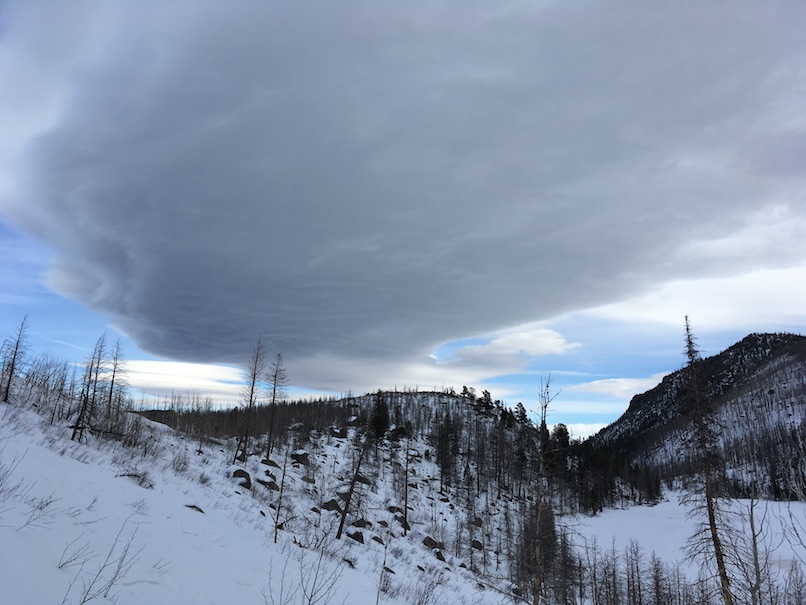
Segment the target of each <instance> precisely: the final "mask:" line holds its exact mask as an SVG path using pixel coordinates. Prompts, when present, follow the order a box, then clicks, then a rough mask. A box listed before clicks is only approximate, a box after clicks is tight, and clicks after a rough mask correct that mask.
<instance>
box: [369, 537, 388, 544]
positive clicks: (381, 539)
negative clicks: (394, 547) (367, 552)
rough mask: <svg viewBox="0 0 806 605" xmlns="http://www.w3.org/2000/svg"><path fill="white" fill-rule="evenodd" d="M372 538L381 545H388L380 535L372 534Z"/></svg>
mask: <svg viewBox="0 0 806 605" xmlns="http://www.w3.org/2000/svg"><path fill="white" fill-rule="evenodd" d="M372 539H373V540H375V541H376V542H377V543H378V544H380V545H381V546H386V544H385V543H384V541H383V538H381V537H380V536H372Z"/></svg>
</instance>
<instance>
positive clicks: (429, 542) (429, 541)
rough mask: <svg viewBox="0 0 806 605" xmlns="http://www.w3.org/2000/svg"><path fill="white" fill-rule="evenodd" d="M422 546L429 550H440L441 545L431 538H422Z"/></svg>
mask: <svg viewBox="0 0 806 605" xmlns="http://www.w3.org/2000/svg"><path fill="white" fill-rule="evenodd" d="M423 545H424V546H425V547H426V548H428V549H430V550H433V549H434V548H442V544H440V543H439V542H437V541H436V540H434V538H432V537H431V536H426V537H425V538H423Z"/></svg>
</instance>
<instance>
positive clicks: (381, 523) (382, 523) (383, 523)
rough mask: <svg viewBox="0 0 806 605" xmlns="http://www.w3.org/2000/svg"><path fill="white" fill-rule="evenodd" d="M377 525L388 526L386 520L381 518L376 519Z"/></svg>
mask: <svg viewBox="0 0 806 605" xmlns="http://www.w3.org/2000/svg"><path fill="white" fill-rule="evenodd" d="M378 525H380V526H381V527H389V524H388V523H387V522H386V521H384V520H383V519H381V520H380V521H378Z"/></svg>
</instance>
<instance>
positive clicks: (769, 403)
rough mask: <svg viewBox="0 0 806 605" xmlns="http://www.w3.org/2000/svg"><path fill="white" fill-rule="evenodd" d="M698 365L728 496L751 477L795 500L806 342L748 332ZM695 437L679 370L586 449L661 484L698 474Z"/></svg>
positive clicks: (805, 405)
mask: <svg viewBox="0 0 806 605" xmlns="http://www.w3.org/2000/svg"><path fill="white" fill-rule="evenodd" d="M698 364H699V368H698V371H699V375H700V376H701V377H702V378H703V380H704V390H705V396H706V398H707V403H708V407H709V423H711V425H712V427H713V429H714V432H715V435H716V437H717V439H718V441H719V446H720V451H721V453H722V459H723V462H724V464H725V473H726V477H727V480H728V481H729V482H730V483H731V484H732V488H733V492H732V493H734V494H735V495H741V494H745V493H746V492H747V490H748V488H749V483H750V481H751V479H750V475H751V474H752V475H753V480H754V481H758V480H761V481H762V483H763V487H764V489H765V490H767V491H768V494H769V495H771V496H773V497H778V498H780V497H795V494H794V493H793V490H798V489H800V487H799V486H800V485H801V484H803V481H802V477H801V476H799V475H800V474H802V472H803V471H802V470H800V469H801V467H802V465H803V462H804V460H806V455H804V454H805V453H806V448H804V445H805V444H804V441H803V435H804V430H806V425H805V424H804V422H806V337H803V336H798V335H794V334H751V335H749V336H747V337H746V338H744V339H742V340H741V341H740V342H738V343H736V344H735V345H733V346H731V347H729V348H728V349H726V350H725V351H723V352H721V353H719V354H718V355H714V356H712V357H708V358H705V359H702V360H700V361H699V362H698ZM692 433H693V416H692V410H691V409H690V406H689V381H688V375H687V373H686V369H685V368H684V369H681V370H678V371H676V372H674V373H672V374H669V375H668V376H666V377H665V378H664V379H663V381H662V382H661V384H659V385H658V386H656V387H655V388H653V389H651V390H649V391H647V392H645V393H642V394H640V395H636V396H635V397H633V399H632V401H631V402H630V406H629V408H628V409H627V411H626V412H625V413H624V415H623V416H622V417H621V418H619V419H618V420H617V421H616V422H614V423H613V424H611V425H609V426H608V427H606V428H604V429H603V430H602V431H600V432H599V433H598V434H596V435H595V436H593V437H592V438H591V439H590V447H591V448H592V449H593V450H595V451H601V452H610V453H611V454H617V455H618V456H619V457H621V458H623V459H625V460H627V461H628V463H629V464H631V465H636V466H640V467H643V468H645V469H649V470H650V472H653V473H657V474H658V475H659V476H660V477H661V478H663V479H670V478H674V477H678V478H680V477H682V478H685V477H686V476H689V475H691V474H693V473H695V472H696V471H697V468H698V458H699V456H700V454H699V452H698V451H697V447H696V444H695V443H694V442H693V439H692ZM793 485H794V486H795V487H793Z"/></svg>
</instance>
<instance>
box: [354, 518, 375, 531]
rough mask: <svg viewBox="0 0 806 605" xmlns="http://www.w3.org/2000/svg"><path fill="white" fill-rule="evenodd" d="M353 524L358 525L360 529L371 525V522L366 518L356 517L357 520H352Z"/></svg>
mask: <svg viewBox="0 0 806 605" xmlns="http://www.w3.org/2000/svg"><path fill="white" fill-rule="evenodd" d="M353 526H354V527H358V528H360V529H366V528H368V527H372V523H370V522H369V521H367V520H366V519H358V520H357V521H354V522H353Z"/></svg>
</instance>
